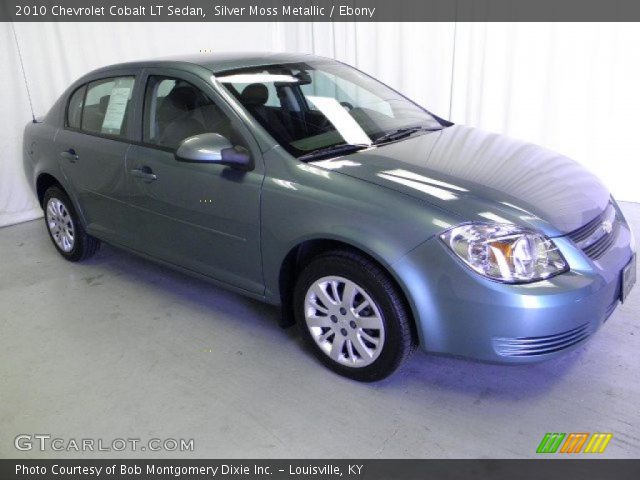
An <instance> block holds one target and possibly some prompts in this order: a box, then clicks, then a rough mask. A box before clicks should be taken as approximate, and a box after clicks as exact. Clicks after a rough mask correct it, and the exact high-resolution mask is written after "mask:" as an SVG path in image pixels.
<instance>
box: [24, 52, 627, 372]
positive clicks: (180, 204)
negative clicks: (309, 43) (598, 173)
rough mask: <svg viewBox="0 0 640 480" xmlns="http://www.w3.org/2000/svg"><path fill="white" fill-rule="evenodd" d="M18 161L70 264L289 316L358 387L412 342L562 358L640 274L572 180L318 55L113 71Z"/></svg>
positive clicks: (65, 98) (491, 357)
mask: <svg viewBox="0 0 640 480" xmlns="http://www.w3.org/2000/svg"><path fill="white" fill-rule="evenodd" d="M24 164H25V169H26V173H27V176H28V178H29V180H30V181H31V183H32V185H33V187H34V189H35V191H36V192H37V195H38V199H39V200H40V202H41V204H42V207H43V209H44V212H45V222H46V226H47V229H48V232H49V235H50V236H51V239H52V240H53V244H54V245H55V247H56V248H57V249H58V251H59V252H60V254H61V255H62V256H64V257H65V258H67V259H68V260H72V261H76V260H81V259H84V258H87V257H88V256H90V255H92V254H93V253H94V252H95V251H96V249H97V248H98V245H99V242H100V241H105V242H108V243H112V244H114V245H117V246H120V247H123V248H126V249H128V250H130V251H133V252H136V253H139V254H142V255H145V256H146V257H148V258H151V259H155V260H157V261H160V262H162V263H164V264H166V265H170V266H173V267H175V268H178V269H180V270H182V271H185V272H187V273H191V274H194V275H198V276H201V277H203V278H207V279H210V280H213V281H215V282H217V283H219V284H220V285H224V286H227V287H230V288H232V289H235V290H237V291H239V292H242V293H244V294H246V295H250V296H252V297H255V298H258V299H261V300H264V301H266V302H270V303H272V304H276V305H281V306H282V309H283V324H285V325H286V324H289V323H293V322H294V321H296V322H297V323H298V324H299V325H300V329H301V332H302V336H303V337H304V338H305V340H306V342H307V343H308V344H309V346H310V347H311V349H312V350H313V351H314V352H315V353H316V355H317V356H318V357H319V359H320V360H321V361H322V362H323V363H324V364H326V365H327V366H329V367H330V368H332V369H333V370H335V371H336V372H338V373H340V374H342V375H345V376H348V377H351V378H355V379H358V380H364V381H372V380H377V379H381V378H383V377H385V376H387V375H389V374H390V373H391V372H393V371H394V370H395V369H396V368H397V367H398V366H399V365H400V364H401V363H402V361H403V360H404V359H405V358H406V357H407V356H408V355H409V354H410V352H411V351H412V350H413V347H414V346H418V345H419V346H420V347H421V348H422V349H424V350H426V351H429V352H439V353H447V354H454V355H462V356H467V357H474V358H477V359H482V360H488V361H498V362H529V361H534V360H541V359H545V358H550V357H552V356H554V355H557V354H560V353H561V352H563V351H566V350H567V349H569V348H571V347H574V346H576V345H578V344H580V343H581V342H582V341H584V340H585V339H587V338H588V337H589V336H590V335H591V334H592V333H593V332H594V331H595V330H596V329H597V328H598V327H599V326H600V325H601V324H602V323H603V322H604V321H605V320H606V319H607V318H608V317H609V315H611V313H612V312H613V310H614V309H615V307H616V305H617V304H618V302H619V301H620V300H624V299H625V298H626V296H627V295H628V293H629V290H630V289H631V287H632V285H633V283H634V280H635V254H634V246H633V240H632V236H631V232H630V230H629V227H628V225H627V223H626V221H625V219H624V217H623V215H622V213H621V212H620V209H619V208H618V205H617V204H616V202H615V201H614V200H613V198H611V196H610V194H609V192H608V191H607V189H606V188H605V187H604V186H603V185H602V184H601V183H600V181H599V180H598V179H597V178H595V177H594V176H593V175H591V174H590V173H589V172H587V171H586V170H584V169H583V168H581V167H580V166H579V165H577V164H576V163H574V162H573V161H571V160H569V159H568V158H565V157H563V156H561V155H558V154H556V153H553V152H550V151H548V150H545V149H543V148H541V147H538V146H535V145H531V144H528V143H524V142H521V141H516V140H512V139H508V138H505V137H503V136H500V135H496V134H492V133H486V132H483V131H480V130H477V129H474V128H469V127H465V126H460V125H454V124H452V123H450V122H448V121H446V120H443V119H441V118H439V117H437V116H436V115H433V114H432V113H430V112H428V111H426V110H425V109H424V108H422V107H420V106H418V105H416V104H415V103H413V102H411V101H410V100H408V99H407V98H405V97H403V96H402V95H401V94H399V93H397V92H395V91H394V90H392V89H390V88H389V87H387V86H385V85H383V84H381V83H380V82H378V81H376V80H375V79H373V78H371V77H369V76H367V75H365V74H363V73H362V72H360V71H358V70H356V69H354V68H351V67H349V66H347V65H344V64H342V63H339V62H336V61H333V60H328V59H324V58H319V57H314V56H306V55H284V54H280V55H274V54H243V55H210V56H203V57H199V58H178V59H171V60H162V61H148V62H138V63H128V64H121V65H115V66H111V67H107V68H102V69H100V70H97V71H94V72H92V73H90V74H88V75H86V76H84V77H83V78H81V79H80V80H78V81H77V82H75V83H74V84H73V85H72V86H71V87H70V88H69V89H68V90H67V91H66V92H65V93H64V94H63V95H62V97H61V98H60V99H59V100H58V102H57V103H56V104H55V105H54V107H53V108H52V109H51V111H50V112H49V113H48V114H47V115H46V117H45V118H44V119H43V120H42V121H39V122H36V123H33V124H29V125H28V126H27V128H26V131H25V135H24ZM239 321H241V319H239Z"/></svg>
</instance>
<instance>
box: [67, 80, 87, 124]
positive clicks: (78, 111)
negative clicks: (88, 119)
mask: <svg viewBox="0 0 640 480" xmlns="http://www.w3.org/2000/svg"><path fill="white" fill-rule="evenodd" d="M85 90H86V86H82V87H80V88H79V89H77V90H76V91H75V92H74V93H73V95H71V98H70V99H69V105H68V107H67V126H68V127H71V128H80V120H81V119H82V104H83V103H84V92H85Z"/></svg>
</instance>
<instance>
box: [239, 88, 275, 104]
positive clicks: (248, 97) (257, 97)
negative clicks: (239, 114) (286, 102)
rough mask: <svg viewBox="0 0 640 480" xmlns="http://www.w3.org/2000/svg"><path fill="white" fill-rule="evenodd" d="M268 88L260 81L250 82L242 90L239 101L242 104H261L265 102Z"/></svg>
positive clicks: (267, 96)
mask: <svg viewBox="0 0 640 480" xmlns="http://www.w3.org/2000/svg"><path fill="white" fill-rule="evenodd" d="M268 98H269V90H267V87H266V86H265V85H264V84H262V83H252V84H251V85H247V86H246V87H244V90H242V94H241V95H240V101H241V102H242V104H243V105H251V106H261V105H264V104H265V103H267V99H268Z"/></svg>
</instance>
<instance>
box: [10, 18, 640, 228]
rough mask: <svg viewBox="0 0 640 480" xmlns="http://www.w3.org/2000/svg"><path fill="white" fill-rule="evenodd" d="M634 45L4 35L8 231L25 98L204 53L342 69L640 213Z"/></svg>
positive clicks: (37, 26) (23, 200) (468, 35)
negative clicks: (562, 169) (524, 147)
mask: <svg viewBox="0 0 640 480" xmlns="http://www.w3.org/2000/svg"><path fill="white" fill-rule="evenodd" d="M13 29H15V38H14V30H13ZM16 39H17V42H16ZM638 45H640V26H639V25H638V24H620V23H616V24H598V23H589V24H544V23H535V24H527V23H517V24H506V23H504V24H502V23H497V24H492V23H487V24H485V23H471V24H466V23H426V24H425V23H405V24H397V23H333V24H332V23H227V24H225V23H157V24H156V23H121V24H119V23H104V24H101V23H16V24H10V23H0V61H1V62H2V63H1V65H2V68H0V85H1V87H0V92H1V93H0V101H1V102H2V106H3V108H2V113H0V226H3V225H9V224H12V223H17V222H20V221H25V220H29V219H31V218H35V217H37V216H39V215H40V214H41V212H40V210H39V208H38V207H37V205H36V203H35V201H34V199H33V196H32V194H31V191H30V189H29V188H28V186H27V183H26V180H25V179H24V175H23V172H22V157H21V150H22V144H21V142H22V130H23V128H24V125H25V124H26V123H27V122H28V121H29V120H30V118H31V111H30V108H29V99H28V96H27V89H26V85H28V86H29V89H30V92H31V98H32V103H33V108H34V111H35V114H36V115H42V114H44V113H46V112H47V110H48V109H49V107H50V106H51V105H52V103H53V102H54V101H55V99H56V98H57V97H58V96H59V95H60V93H61V92H62V91H63V90H64V89H65V88H66V87H67V86H68V85H69V84H70V83H71V82H72V81H73V80H74V79H76V78H77V77H79V76H80V75H82V74H84V73H86V72H88V71H89V70H91V69H93V68H97V67H100V66H103V65H108V64H111V63H116V62H122V61H128V60H134V59H143V58H154V57H162V56H168V55H173V54H182V53H197V52H199V51H201V50H210V51H239V50H243V51H250V50H257V51H265V50H267V51H268V50H277V51H295V52H309V53H315V54H318V55H324V56H328V57H333V58H336V59H338V60H341V61H344V62H346V63H349V64H352V65H354V66H356V67H358V68H360V69H361V70H363V71H365V72H367V73H369V74H372V75H373V76H375V77H377V78H379V79H381V80H382V81H384V82H385V83H387V84H389V85H391V86H392V87H394V88H396V89H398V90H400V91H401V92H403V93H404V94H406V95H407V96H409V97H410V98H412V99H413V100H415V101H417V102H418V103H420V104H422V105H424V106H425V107H427V108H428V109H429V110H431V111H433V112H434V113H437V114H439V115H441V116H443V117H445V118H449V119H451V120H452V121H454V122H456V123H464V124H468V125H472V126H477V127H481V128H484V129H487V130H492V131H497V132H502V133H506V134H508V135H511V136H514V137H519V138H523V139H525V140H530V141H534V142H536V143H540V144H542V145H545V146H547V147H549V148H552V149H554V150H557V151H559V152H561V153H564V154H566V155H568V156H570V157H572V158H575V159H576V160H578V161H579V162H580V163H582V164H583V165H585V166H586V167H587V168H589V169H590V170H592V171H594V172H595V173H596V174H597V175H598V176H599V177H601V178H602V179H603V180H604V181H605V183H606V184H607V185H608V186H609V188H610V189H611V190H612V192H613V193H614V195H616V197H617V198H618V199H621V200H631V201H640V188H638V180H639V175H638V173H639V172H640V168H639V167H638V153H637V152H638V151H640V134H638V132H637V130H638V129H639V128H640V122H639V121H638V116H639V115H640V49H638V48H637V46H638ZM18 47H19V50H20V52H21V53H22V59H23V62H24V76H23V71H22V68H21V64H20V59H19V55H18ZM25 78H26V85H25Z"/></svg>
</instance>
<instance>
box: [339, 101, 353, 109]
mask: <svg viewBox="0 0 640 480" xmlns="http://www.w3.org/2000/svg"><path fill="white" fill-rule="evenodd" d="M340 105H342V106H343V107H344V108H346V109H347V110H353V105H352V104H350V103H349V102H340Z"/></svg>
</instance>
